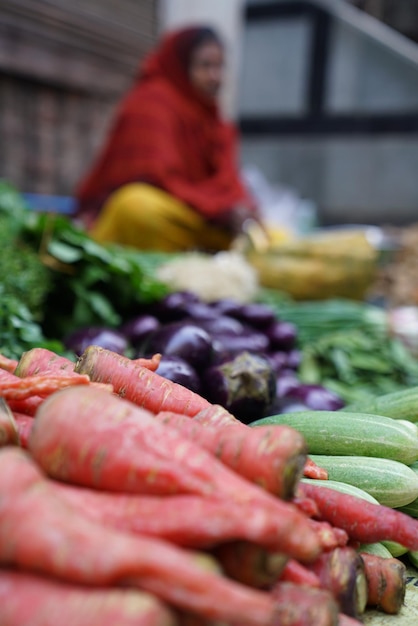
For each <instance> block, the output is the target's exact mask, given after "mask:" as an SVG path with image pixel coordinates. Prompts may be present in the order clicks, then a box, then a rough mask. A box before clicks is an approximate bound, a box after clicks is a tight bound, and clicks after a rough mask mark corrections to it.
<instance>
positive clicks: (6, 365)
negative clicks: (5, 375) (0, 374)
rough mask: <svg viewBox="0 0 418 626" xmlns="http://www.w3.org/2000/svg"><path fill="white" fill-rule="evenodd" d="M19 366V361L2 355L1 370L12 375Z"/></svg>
mask: <svg viewBox="0 0 418 626" xmlns="http://www.w3.org/2000/svg"><path fill="white" fill-rule="evenodd" d="M17 364H18V361H17V360H16V359H10V358H9V357H7V356H5V355H4V354H1V353H0V369H2V370H5V371H6V372H9V373H10V374H13V373H14V371H15V369H16V367H17Z"/></svg>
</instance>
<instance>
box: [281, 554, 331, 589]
mask: <svg viewBox="0 0 418 626" xmlns="http://www.w3.org/2000/svg"><path fill="white" fill-rule="evenodd" d="M278 582H280V583H282V582H288V583H294V584H295V585H307V586H308V587H317V588H319V587H320V586H321V581H320V580H319V578H318V576H317V575H316V574H315V573H314V572H313V571H312V570H310V569H308V568H307V567H306V566H305V565H302V563H299V561H295V559H289V560H288V561H287V563H286V565H285V566H284V568H283V571H282V573H281V574H280V576H279V581H278Z"/></svg>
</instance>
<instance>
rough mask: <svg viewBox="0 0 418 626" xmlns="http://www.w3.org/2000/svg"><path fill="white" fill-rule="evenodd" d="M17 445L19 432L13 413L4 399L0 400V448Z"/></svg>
mask: <svg viewBox="0 0 418 626" xmlns="http://www.w3.org/2000/svg"><path fill="white" fill-rule="evenodd" d="M19 444H20V440H19V432H18V428H17V424H16V421H15V419H14V417H13V413H12V412H11V411H10V408H9V407H8V406H7V404H6V402H5V401H4V399H3V398H0V447H2V446H9V445H14V446H18V445H19Z"/></svg>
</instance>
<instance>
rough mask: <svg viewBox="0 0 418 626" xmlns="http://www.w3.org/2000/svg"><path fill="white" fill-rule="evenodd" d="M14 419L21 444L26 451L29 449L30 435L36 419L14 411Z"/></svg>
mask: <svg viewBox="0 0 418 626" xmlns="http://www.w3.org/2000/svg"><path fill="white" fill-rule="evenodd" d="M13 417H14V420H15V422H16V427H17V432H18V434H19V444H20V445H21V446H22V448H25V449H26V448H27V447H28V440H29V435H30V432H31V430H32V426H33V424H34V419H33V417H32V416H31V415H26V414H25V413H18V412H16V411H13Z"/></svg>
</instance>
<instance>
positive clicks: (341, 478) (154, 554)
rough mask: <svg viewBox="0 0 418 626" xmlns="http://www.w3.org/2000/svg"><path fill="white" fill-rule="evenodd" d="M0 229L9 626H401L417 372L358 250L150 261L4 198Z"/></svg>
mask: <svg viewBox="0 0 418 626" xmlns="http://www.w3.org/2000/svg"><path fill="white" fill-rule="evenodd" d="M0 218H1V220H2V229H0V230H1V232H2V233H3V234H4V242H3V251H4V252H5V253H4V254H3V260H2V262H1V263H2V276H1V277H0V288H1V294H2V305H3V306H2V319H1V324H0V355H1V356H0V387H1V391H0V396H1V398H2V404H1V407H0V408H1V410H0V434H1V437H0V441H1V442H2V449H1V450H0V468H1V469H0V564H1V568H0V596H1V602H0V616H1V620H0V621H1V623H2V624H3V623H4V624H7V625H9V624H10V625H11V626H12V625H13V626H19V625H20V624H25V626H27V624H28V623H30V622H28V621H26V622H25V619H27V616H26V614H25V610H27V609H24V608H22V607H25V606H27V604H25V602H22V601H21V600H22V598H23V599H27V602H29V599H31V598H32V600H31V602H33V610H34V612H35V613H36V611H41V612H42V611H44V612H45V613H44V614H45V616H46V617H45V618H44V621H42V622H40V623H42V624H43V625H44V626H47V625H49V624H50V623H51V624H52V623H54V619H55V617H54V615H55V616H56V615H57V614H58V613H57V611H59V610H63V609H62V607H65V608H66V610H67V611H69V613H68V615H70V616H71V620H73V621H71V623H77V624H80V625H83V624H89V625H90V626H92V625H94V624H96V623H97V624H107V623H109V624H110V623H112V624H113V623H118V624H121V625H122V624H134V623H135V624H139V623H143V624H144V625H147V626H148V625H151V624H158V625H161V626H163V625H164V626H166V625H167V626H168V624H170V625H171V624H172V625H173V626H174V625H175V624H178V625H182V624H186V623H189V622H190V621H191V622H192V623H195V621H197V622H198V623H201V622H203V623H211V622H214V621H216V622H219V621H220V622H223V623H229V624H237V623H238V624H241V625H242V626H245V625H247V624H248V626H267V624H272V625H273V624H278V625H279V624H282V623H285V624H287V625H289V626H291V625H292V624H293V625H296V624H302V625H304V624H306V625H307V626H309V625H311V624H312V625H313V624H315V626H321V625H322V624H324V626H325V625H328V624H329V625H332V624H335V625H340V626H349V625H350V624H351V625H354V624H360V623H364V624H392V623H393V624H398V623H399V624H403V625H404V624H409V623H411V624H412V623H414V618H416V608H415V606H416V602H415V596H416V589H417V586H418V583H417V576H418V575H417V574H416V571H417V570H416V566H417V563H418V520H417V518H418V504H417V503H418V428H417V424H418V401H417V400H418V360H417V357H416V355H415V353H414V350H413V348H412V347H411V346H412V344H411V341H410V340H409V341H407V340H406V338H405V333H399V331H398V327H396V326H395V325H394V322H393V320H394V315H393V313H394V309H395V308H396V307H398V305H400V304H402V305H405V304H408V299H406V300H405V299H404V300H402V302H401V301H400V300H397V301H395V300H394V299H391V298H390V297H389V294H383V296H384V297H382V293H383V291H382V290H383V284H384V280H383V277H382V276H383V275H382V272H388V265H387V263H386V262H385V264H384V265H383V266H382V265H381V261H382V259H381V254H380V253H381V251H379V250H378V249H377V248H376V247H375V246H373V245H371V244H370V241H368V240H367V237H365V234H364V232H349V233H339V234H331V235H330V234H329V233H318V234H316V235H315V236H312V237H305V238H304V239H303V240H297V241H291V242H289V241H288V242H286V244H283V243H281V244H280V245H278V246H277V248H275V249H274V250H267V251H266V250H255V249H254V247H252V246H251V245H249V246H248V247H244V248H240V249H239V250H237V249H235V250H231V252H228V253H221V254H218V255H214V256H206V255H201V254H197V253H196V254H194V253H193V254H182V255H166V254H150V253H148V254H144V253H140V252H138V251H134V250H129V249H123V248H121V247H118V246H106V247H104V246H101V245H98V244H97V243H96V242H94V241H93V240H91V239H90V238H89V237H88V235H87V234H86V233H85V232H83V231H82V230H81V229H80V228H78V227H77V226H76V225H75V224H73V223H72V222H71V220H70V219H69V218H68V217H66V216H62V215H53V214H38V213H34V212H31V211H29V210H28V209H27V207H26V206H25V202H24V200H23V198H22V197H21V196H20V195H19V194H18V193H17V191H16V190H14V189H13V188H11V187H9V186H8V185H7V184H2V186H1V187H0ZM250 243H251V242H250ZM403 260H404V248H403V246H402V245H401V246H400V248H399V249H398V250H396V254H393V255H392V256H391V259H390V261H391V266H390V267H391V268H392V269H391V272H393V271H394V270H393V267H394V264H396V263H398V262H403ZM312 268H314V271H313V270H312ZM312 272H313V273H312ZM377 293H379V296H380V298H381V299H380V301H379V304H377V303H376V302H377V299H376V297H375V296H376V294H377ZM372 294H373V299H372V297H371V295H372ZM382 302H383V304H382ZM414 304H415V302H413V301H412V300H411V305H414ZM34 510H35V511H36V514H34ZM40 519H42V524H40V523H39V520H40ZM6 535H7V537H8V542H7V545H6V542H2V541H1V537H6ZM10 537H12V538H13V541H11V542H10V544H9V540H10ZM28 538H30V542H28ZM103 546H106V549H105V550H104V549H103ZM57 550H58V551H57ZM10 568H13V569H12V570H11V569H10ZM14 595H15V596H16V597H19V602H14V601H13V596H14ZM35 600H36V601H35ZM77 603H78V604H77ZM77 606H78V607H80V608H79V609H77ZM2 611H3V613H2ZM7 620H8V621H7ZM48 620H49V621H48ZM408 620H409V621H408ZM68 623H70V622H68Z"/></svg>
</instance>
